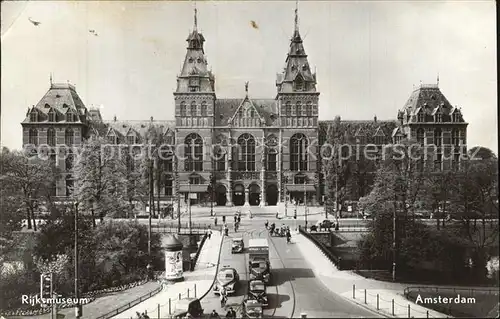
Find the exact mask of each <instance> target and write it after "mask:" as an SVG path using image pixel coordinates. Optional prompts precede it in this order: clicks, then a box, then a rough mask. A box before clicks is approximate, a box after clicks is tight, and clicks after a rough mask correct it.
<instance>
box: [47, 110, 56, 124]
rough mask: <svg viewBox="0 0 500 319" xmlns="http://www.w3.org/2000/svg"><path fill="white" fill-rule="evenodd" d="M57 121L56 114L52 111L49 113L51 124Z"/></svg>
mask: <svg viewBox="0 0 500 319" xmlns="http://www.w3.org/2000/svg"><path fill="white" fill-rule="evenodd" d="M55 121H56V112H55V111H54V110H53V109H52V110H50V112H49V122H55Z"/></svg>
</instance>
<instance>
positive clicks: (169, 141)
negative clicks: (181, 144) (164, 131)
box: [165, 134, 175, 145]
mask: <svg viewBox="0 0 500 319" xmlns="http://www.w3.org/2000/svg"><path fill="white" fill-rule="evenodd" d="M165 142H167V144H168V145H173V144H174V143H175V142H174V136H173V135H172V134H168V135H167V136H166V137H165Z"/></svg>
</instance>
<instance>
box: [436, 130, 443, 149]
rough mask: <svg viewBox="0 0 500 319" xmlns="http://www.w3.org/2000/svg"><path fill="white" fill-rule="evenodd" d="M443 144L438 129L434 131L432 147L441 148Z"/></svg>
mask: <svg viewBox="0 0 500 319" xmlns="http://www.w3.org/2000/svg"><path fill="white" fill-rule="evenodd" d="M442 143H443V139H442V132H441V129H440V128H437V129H435V130H434V145H436V146H441V144H442Z"/></svg>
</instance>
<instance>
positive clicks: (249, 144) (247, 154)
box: [238, 133, 255, 171]
mask: <svg viewBox="0 0 500 319" xmlns="http://www.w3.org/2000/svg"><path fill="white" fill-rule="evenodd" d="M238 146H239V158H238V170H240V171H255V139H254V137H253V136H252V135H250V134H248V133H245V134H242V135H241V136H240V137H239V138H238Z"/></svg>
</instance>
